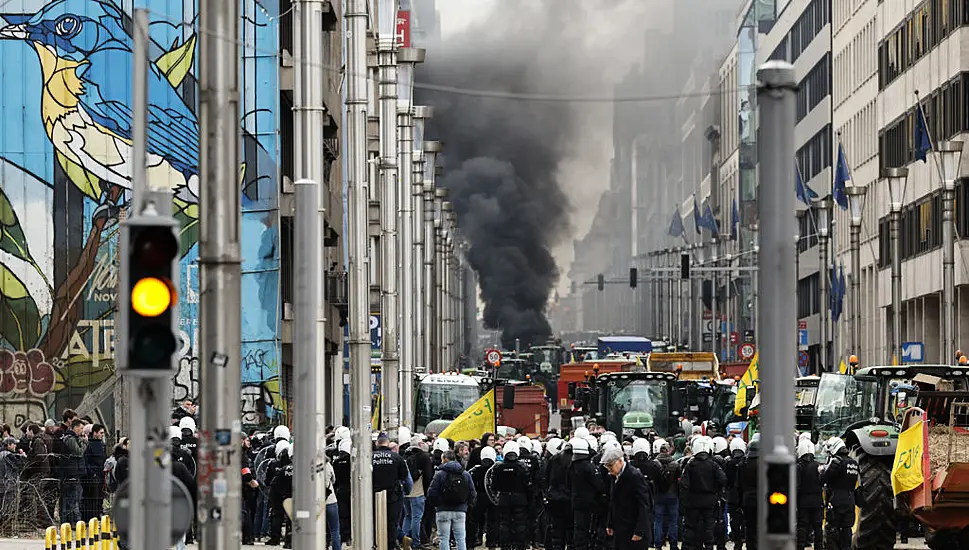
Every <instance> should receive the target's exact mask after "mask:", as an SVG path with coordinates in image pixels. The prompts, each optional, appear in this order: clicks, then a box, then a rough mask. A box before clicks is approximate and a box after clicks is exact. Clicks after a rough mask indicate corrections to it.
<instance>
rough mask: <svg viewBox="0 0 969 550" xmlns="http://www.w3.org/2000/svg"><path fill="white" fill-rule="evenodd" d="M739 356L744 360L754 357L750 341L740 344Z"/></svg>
mask: <svg viewBox="0 0 969 550" xmlns="http://www.w3.org/2000/svg"><path fill="white" fill-rule="evenodd" d="M739 351H740V357H741V359H744V360H745V361H746V360H747V359H753V358H754V345H753V344H751V343H750V342H747V343H745V344H741V345H740V350H739Z"/></svg>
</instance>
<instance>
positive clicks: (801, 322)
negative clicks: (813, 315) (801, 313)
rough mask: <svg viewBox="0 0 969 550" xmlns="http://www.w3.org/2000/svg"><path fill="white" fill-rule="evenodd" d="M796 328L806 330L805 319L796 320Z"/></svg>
mask: <svg viewBox="0 0 969 550" xmlns="http://www.w3.org/2000/svg"><path fill="white" fill-rule="evenodd" d="M797 330H807V321H806V320H804V319H800V320H798V322H797Z"/></svg>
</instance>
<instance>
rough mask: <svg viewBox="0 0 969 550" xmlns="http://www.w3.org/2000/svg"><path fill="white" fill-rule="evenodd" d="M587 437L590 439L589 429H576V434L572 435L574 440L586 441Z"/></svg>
mask: <svg viewBox="0 0 969 550" xmlns="http://www.w3.org/2000/svg"><path fill="white" fill-rule="evenodd" d="M587 437H589V429H588V428H576V429H575V432H573V433H572V438H573V439H575V438H582V439H585V438H587Z"/></svg>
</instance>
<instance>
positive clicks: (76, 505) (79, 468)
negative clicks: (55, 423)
mask: <svg viewBox="0 0 969 550" xmlns="http://www.w3.org/2000/svg"><path fill="white" fill-rule="evenodd" d="M83 431H84V421H83V420H81V419H79V418H75V419H74V420H73V421H71V429H69V430H67V431H66V432H64V436H63V440H64V451H65V456H64V458H63V464H64V467H63V469H62V472H61V479H62V480H63V481H62V483H61V516H60V520H61V522H62V523H69V524H71V525H74V524H75V523H77V522H79V521H83V518H82V517H81V497H82V495H83V492H82V489H81V481H82V480H83V479H84V478H85V476H86V475H87V472H86V469H85V466H84V450H85V449H86V448H87V441H86V440H84V439H82V438H81V433H82V432H83Z"/></svg>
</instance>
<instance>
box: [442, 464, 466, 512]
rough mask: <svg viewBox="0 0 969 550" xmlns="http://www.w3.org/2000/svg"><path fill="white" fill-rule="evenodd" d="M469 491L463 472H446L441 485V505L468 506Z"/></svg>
mask: <svg viewBox="0 0 969 550" xmlns="http://www.w3.org/2000/svg"><path fill="white" fill-rule="evenodd" d="M470 495H471V489H470V487H468V479H467V478H466V477H464V472H463V471H461V472H446V475H445V476H444V482H443V483H442V484H441V504H444V505H446V506H460V505H462V504H468V497H469V496H470Z"/></svg>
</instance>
